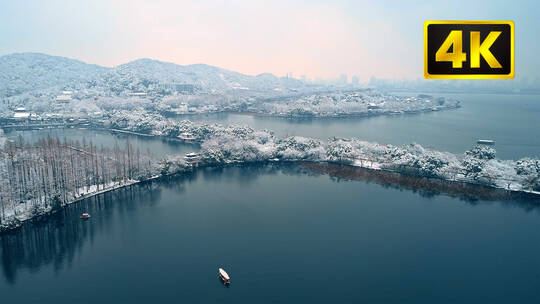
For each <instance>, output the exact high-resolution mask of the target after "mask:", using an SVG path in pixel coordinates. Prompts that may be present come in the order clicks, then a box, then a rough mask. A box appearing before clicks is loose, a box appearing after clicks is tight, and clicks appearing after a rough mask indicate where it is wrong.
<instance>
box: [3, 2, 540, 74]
mask: <svg viewBox="0 0 540 304" xmlns="http://www.w3.org/2000/svg"><path fill="white" fill-rule="evenodd" d="M538 11H540V5H539V4H537V3H536V2H534V1H517V2H516V1H514V2H512V3H511V5H510V2H508V1H500V0H499V1H478V2H476V1H475V2H471V1H451V2H434V1H423V2H420V3H414V4H410V3H404V2H402V1H383V2H382V3H370V2H365V1H303V0H297V1H262V2H255V1H217V0H214V1H207V2H204V3H199V2H197V1H181V2H174V1H141V0H134V1H106V0H95V1H87V0H83V1H60V0H51V1H43V2H34V1H27V0H22V1H2V9H1V10H0V18H1V19H0V20H2V21H1V22H0V24H1V25H2V26H1V27H0V37H1V38H0V39H1V40H0V41H1V43H0V55H5V54H10V53H18V52H40V53H46V54H51V55H57V56H64V57H69V58H74V59H78V60H82V61H84V62H87V63H94V64H99V65H104V66H116V65H119V64H122V63H126V62H129V61H131V60H135V59H138V58H152V59H156V60H160V61H167V62H173V63H177V64H181V65H187V64H194V63H205V64H209V65H214V66H218V67H222V68H225V69H229V70H233V71H237V72H241V73H244V74H248V75H256V74H260V73H266V72H268V73H273V74H275V75H277V76H287V75H294V76H295V78H298V79H312V80H315V79H337V80H338V81H340V82H342V81H343V78H342V75H347V76H346V79H347V82H348V83H351V82H353V81H354V82H356V81H359V82H368V81H369V79H370V78H371V77H377V78H388V79H403V78H405V79H417V78H421V77H422V64H423V63H422V43H423V41H422V25H423V22H424V21H426V20H456V19H462V20H513V21H515V23H516V77H518V78H520V77H529V78H531V77H532V78H538V76H539V75H540V73H538V70H540V62H539V60H537V54H538V53H540V44H539V42H538V41H537V33H538V32H539V31H540V22H539V21H538V17H537V13H536V12H538ZM353 76H355V77H356V78H354V80H353V78H352V77H353Z"/></svg>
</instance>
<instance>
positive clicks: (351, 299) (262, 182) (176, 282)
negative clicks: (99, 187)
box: [0, 95, 540, 303]
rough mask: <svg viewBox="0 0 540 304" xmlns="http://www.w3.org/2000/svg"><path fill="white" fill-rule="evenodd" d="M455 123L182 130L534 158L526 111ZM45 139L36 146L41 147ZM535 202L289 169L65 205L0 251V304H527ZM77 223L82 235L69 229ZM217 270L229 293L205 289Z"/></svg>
mask: <svg viewBox="0 0 540 304" xmlns="http://www.w3.org/2000/svg"><path fill="white" fill-rule="evenodd" d="M454 97H455V98H458V99H460V100H462V101H463V107H462V108H460V109H456V110H450V111H444V112H438V113H426V114H418V115H406V116H394V117H386V116H380V117H372V118H355V119H344V120H334V119H330V120H327V119H326V120H308V121H306V120H287V119H276V118H266V117H253V116H247V115H233V114H219V115H207V116H190V118H191V119H196V120H207V121H209V122H219V123H223V124H227V123H242V124H249V125H251V126H253V127H254V128H268V129H271V130H274V131H276V133H277V134H278V135H285V134H289V135H293V134H294V135H304V136H313V137H319V138H323V139H326V138H328V137H331V136H334V135H336V136H340V137H359V138H362V139H365V140H370V141H377V142H382V143H392V144H402V143H410V142H417V143H420V144H423V145H425V146H431V147H435V148H437V149H440V150H447V151H451V152H457V153H461V152H463V151H465V150H466V149H469V148H470V147H471V146H472V145H473V144H474V142H475V141H476V140H477V139H479V138H488V139H494V140H496V141H497V144H496V146H495V147H496V148H497V151H498V156H499V157H501V158H514V159H516V158H520V157H523V156H537V157H540V134H539V133H540V119H538V117H539V114H540V98H539V96H522V95H500V96H497V95H454ZM51 132H52V133H51ZM19 134H21V135H22V136H23V137H24V138H25V139H27V140H29V141H35V140H37V139H39V138H41V137H46V136H47V134H53V135H57V136H59V137H61V138H63V137H66V138H68V139H78V140H81V139H82V137H85V138H86V140H87V141H89V140H90V139H91V140H92V142H93V143H94V144H98V145H102V144H103V145H104V146H111V147H112V146H114V144H115V142H118V144H119V145H122V144H124V143H125V140H126V139H127V138H128V137H129V138H130V141H131V142H132V143H133V145H134V146H135V147H138V148H139V149H140V150H141V151H145V150H146V149H147V148H150V149H151V150H152V151H153V153H154V154H155V155H158V156H162V155H165V154H171V153H186V152H189V151H192V150H196V149H197V147H194V146H191V145H182V144H179V143H175V142H168V141H163V140H161V139H159V138H146V137H138V136H131V135H124V134H111V133H109V132H103V131H91V130H79V129H57V130H36V131H22V132H19V131H12V132H6V135H7V136H8V137H9V138H16V137H17V136H18V135H19ZM539 208H540V204H539V203H538V201H537V202H532V203H531V202H523V201H518V200H506V201H481V200H480V201H474V202H471V201H465V200H461V199H458V198H452V197H449V196H445V195H425V194H423V195H421V194H419V192H415V191H411V190H406V189H402V188H399V187H394V188H389V187H387V186H382V185H379V184H377V183H373V182H365V181H346V180H340V179H338V178H335V177H330V176H328V175H319V174H314V173H310V172H306V171H305V170H302V169H300V167H299V166H291V165H283V166H277V165H276V166H270V165H268V166H250V167H244V168H237V167H231V168H225V169H205V170H201V171H199V172H196V173H195V174H193V175H190V176H185V177H179V178H175V179H171V180H169V181H166V182H165V181H162V182H158V183H154V184H153V185H139V186H134V187H131V188H129V189H122V190H118V191H114V192H110V193H106V194H103V195H99V196H97V197H93V198H89V199H87V200H85V201H83V202H81V203H78V204H74V205H72V206H69V207H68V208H67V209H66V210H65V211H64V212H62V213H61V214H58V215H56V216H54V217H53V218H52V219H50V220H48V221H45V222H43V223H38V224H32V225H25V226H24V227H23V229H22V230H21V231H18V232H16V233H13V234H10V235H4V236H2V237H0V243H1V246H0V255H1V268H2V270H1V271H0V273H1V275H0V298H1V299H2V303H162V302H166V303H171V302H183V303H209V302H229V303H540V292H539V291H538V286H540V259H539V257H540V211H539ZM82 212H90V213H91V214H92V218H91V219H90V220H89V221H81V220H79V218H78V217H79V215H80V214H81V213H82ZM218 267H224V268H225V269H226V270H227V271H228V272H229V274H230V275H231V277H232V283H231V286H230V287H229V288H227V287H224V286H223V285H222V284H221V283H220V282H219V280H218V278H217V268H218Z"/></svg>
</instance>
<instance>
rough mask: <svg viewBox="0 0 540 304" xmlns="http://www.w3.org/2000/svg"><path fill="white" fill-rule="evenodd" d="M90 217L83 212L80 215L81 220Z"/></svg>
mask: <svg viewBox="0 0 540 304" xmlns="http://www.w3.org/2000/svg"><path fill="white" fill-rule="evenodd" d="M90 217H91V216H90V214H89V213H83V214H82V215H81V219H83V220H87V219H89V218H90Z"/></svg>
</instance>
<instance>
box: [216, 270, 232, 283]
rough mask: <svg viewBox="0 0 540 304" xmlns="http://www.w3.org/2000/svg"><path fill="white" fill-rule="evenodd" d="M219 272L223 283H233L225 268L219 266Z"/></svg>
mask: <svg viewBox="0 0 540 304" xmlns="http://www.w3.org/2000/svg"><path fill="white" fill-rule="evenodd" d="M218 273H219V278H220V279H221V281H223V284H229V283H231V278H230V277H229V275H228V274H227V272H226V271H225V270H223V268H219V270H218Z"/></svg>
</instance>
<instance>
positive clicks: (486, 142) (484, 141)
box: [476, 139, 495, 145]
mask: <svg viewBox="0 0 540 304" xmlns="http://www.w3.org/2000/svg"><path fill="white" fill-rule="evenodd" d="M476 143H477V144H481V145H494V144H495V141H494V140H491V139H479V140H478V141H477V142H476Z"/></svg>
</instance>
